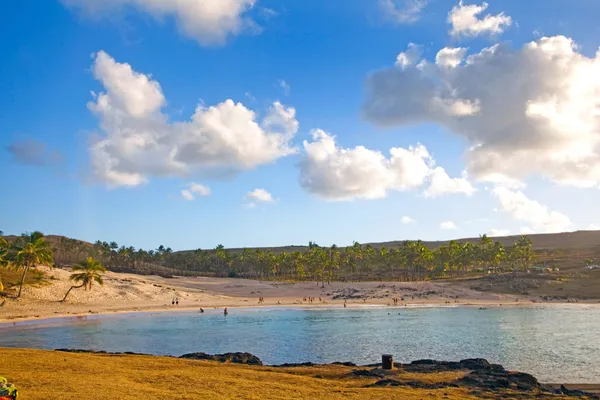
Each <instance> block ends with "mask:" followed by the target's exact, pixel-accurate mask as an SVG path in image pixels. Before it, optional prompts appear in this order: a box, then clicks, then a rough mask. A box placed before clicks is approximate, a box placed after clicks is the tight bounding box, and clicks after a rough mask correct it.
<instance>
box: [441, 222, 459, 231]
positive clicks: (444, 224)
mask: <svg viewBox="0 0 600 400" xmlns="http://www.w3.org/2000/svg"><path fill="white" fill-rule="evenodd" d="M440 229H443V230H446V231H452V230H454V229H456V224H455V223H454V222H453V221H444V222H442V223H441V224H440Z"/></svg>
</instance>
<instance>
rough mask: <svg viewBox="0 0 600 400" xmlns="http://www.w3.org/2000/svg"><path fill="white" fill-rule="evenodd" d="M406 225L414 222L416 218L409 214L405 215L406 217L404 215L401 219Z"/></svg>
mask: <svg viewBox="0 0 600 400" xmlns="http://www.w3.org/2000/svg"><path fill="white" fill-rule="evenodd" d="M400 221H401V222H402V223H403V224H404V225H406V224H412V223H413V222H415V220H414V219H412V218H411V217H409V216H408V215H405V216H404V217H402V219H401V220H400Z"/></svg>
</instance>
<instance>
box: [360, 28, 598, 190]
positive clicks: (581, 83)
mask: <svg viewBox="0 0 600 400" xmlns="http://www.w3.org/2000/svg"><path fill="white" fill-rule="evenodd" d="M457 53H458V52H457ZM438 54H440V53H438ZM442 54H443V57H442V55H440V56H439V59H440V60H442V59H445V60H448V59H449V58H444V57H447V56H448V54H451V52H450V51H448V50H446V51H443V53H442ZM450 59H452V60H453V62H452V63H450V62H449V61H444V62H441V61H440V63H438V64H434V63H428V62H426V61H420V62H418V63H416V64H415V63H412V64H411V65H410V66H407V67H406V68H404V69H402V68H397V67H394V68H389V69H386V70H382V71H379V72H376V73H374V74H372V75H371V76H370V77H369V78H368V81H367V93H368V95H367V99H366V103H365V105H364V115H365V117H366V118H367V119H368V120H370V121H371V122H373V123H376V124H378V125H380V126H387V127H389V126H398V125H409V124H417V123H422V122H434V123H437V124H439V125H441V126H444V127H446V128H448V129H449V130H451V131H452V132H454V133H455V134H457V135H459V136H461V137H462V138H464V139H466V140H467V142H468V143H469V148H468V150H467V151H466V154H465V159H466V162H467V171H468V173H469V176H470V177H473V178H475V179H477V180H481V181H491V182H497V183H498V182H499V183H502V184H504V185H506V184H512V186H513V187H516V186H518V185H519V184H520V183H521V182H523V181H525V180H526V179H527V178H528V177H530V176H532V175H542V176H544V177H546V178H549V179H550V180H552V181H554V182H557V183H560V184H568V185H574V186H578V187H598V186H599V185H600V118H599V115H600V52H599V53H598V54H596V55H595V56H594V57H591V58H590V57H587V56H585V55H583V54H581V53H580V52H579V51H578V48H577V46H576V45H575V43H574V42H573V41H572V40H571V39H569V38H566V37H564V36H556V37H545V38H541V39H539V40H537V41H534V42H531V43H527V44H525V45H524V46H523V47H522V48H521V49H519V50H513V49H511V48H510V47H508V45H505V44H498V45H495V46H492V47H490V48H485V49H483V50H482V51H481V52H479V53H475V54H472V55H469V56H466V58H465V60H464V61H461V62H460V63H457V62H456V61H457V60H458V57H456V58H450ZM440 64H443V65H440ZM449 64H451V65H454V67H452V68H448V65H449Z"/></svg>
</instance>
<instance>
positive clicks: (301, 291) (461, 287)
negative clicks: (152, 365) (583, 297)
mask: <svg viewBox="0 0 600 400" xmlns="http://www.w3.org/2000/svg"><path fill="white" fill-rule="evenodd" d="M40 270H42V271H44V272H45V273H46V274H47V275H48V276H49V277H50V279H49V280H47V281H46V282H43V283H40V284H38V285H36V286H25V287H24V288H23V294H22V297H21V298H20V299H7V301H6V303H5V304H4V306H3V307H0V322H14V321H22V320H32V319H44V318H53V317H64V316H80V315H90V314H110V313H129V312H141V311H173V310H186V309H200V308H201V307H202V308H210V307H259V306H290V305H293V306H298V307H301V306H311V307H315V306H323V307H327V306H329V307H342V306H343V304H344V302H346V305H347V307H358V306H365V305H380V306H387V305H393V304H394V303H393V300H392V299H393V298H397V299H398V304H397V305H400V306H402V305H406V306H415V305H429V306H435V305H440V306H479V307H494V306H509V305H513V306H525V305H531V304H537V303H538V302H539V297H526V296H518V297H517V296H515V295H509V294H499V293H493V292H481V291H477V290H474V289H472V288H470V287H469V285H468V284H466V283H465V284H461V283H460V282H457V281H452V282H449V281H426V282H332V283H331V284H328V283H327V282H325V286H324V287H321V286H322V285H321V283H319V284H317V283H315V282H300V283H291V282H275V281H256V280H246V279H235V278H195V277H194V278H191V277H175V278H162V277H158V276H143V275H135V274H125V273H114V272H107V273H106V274H105V275H104V278H103V279H104V285H103V286H99V285H94V286H93V287H92V290H90V291H85V290H83V289H74V290H72V291H71V293H70V294H69V297H68V299H67V301H66V302H61V301H60V300H62V298H63V297H64V295H65V293H66V292H67V290H68V289H69V288H70V287H71V284H72V282H71V281H69V276H70V274H71V272H70V271H68V270H65V269H59V268H56V269H49V268H45V267H41V268H40ZM261 297H262V298H263V299H264V301H263V302H260V303H259V298H261ZM311 297H312V298H313V301H312V302H311V301H309V298H311ZM403 297H404V300H402V298H403ZM175 299H177V300H178V303H179V304H178V305H174V304H172V303H173V300H175ZM596 302H597V301H594V303H596Z"/></svg>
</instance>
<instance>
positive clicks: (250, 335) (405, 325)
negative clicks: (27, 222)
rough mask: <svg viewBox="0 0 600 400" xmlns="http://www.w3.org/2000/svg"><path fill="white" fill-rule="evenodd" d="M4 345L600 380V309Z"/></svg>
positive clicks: (262, 324) (147, 318)
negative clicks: (432, 366)
mask: <svg viewBox="0 0 600 400" xmlns="http://www.w3.org/2000/svg"><path fill="white" fill-rule="evenodd" d="M0 346H4V347H33V348H42V349H56V348H65V347H67V348H81V349H93V350H106V351H133V352H140V353H151V354H160V355H181V354H184V353H190V352H197V351H202V352H206V353H223V352H234V351H247V352H250V353H253V354H255V355H257V356H258V357H260V358H261V359H262V360H263V362H265V363H267V364H280V363H292V362H305V361H312V362H315V363H328V362H333V361H352V362H355V363H357V364H366V363H375V362H380V358H381V354H382V353H392V354H394V356H395V358H396V360H398V361H401V362H409V361H412V360H416V359H422V358H433V359H438V360H460V359H464V358H470V357H482V358H486V359H488V360H489V361H490V362H494V363H499V364H502V365H504V366H505V367H506V368H509V369H514V370H519V371H524V372H529V373H531V374H533V375H535V376H536V377H537V378H538V379H539V380H540V381H542V382H569V383H598V382H599V381H600V307H598V306H584V305H560V306H544V307H539V308H490V309H487V310H479V309H476V308H458V307H457V308H368V309H367V308H365V309H326V310H325V309H301V308H296V309H282V308H262V309H261V308H256V309H230V314H229V316H228V317H224V316H223V313H222V310H206V312H205V313H204V314H200V313H198V312H180V313H154V314H138V315H122V316H111V317H109V318H106V317H88V318H87V319H84V318H79V319H73V320H69V321H66V322H65V321H61V323H60V324H56V323H46V324H30V325H27V324H25V325H19V324H17V325H16V326H12V325H10V324H9V325H6V324H5V325H3V326H2V327H0Z"/></svg>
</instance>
